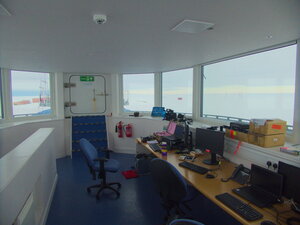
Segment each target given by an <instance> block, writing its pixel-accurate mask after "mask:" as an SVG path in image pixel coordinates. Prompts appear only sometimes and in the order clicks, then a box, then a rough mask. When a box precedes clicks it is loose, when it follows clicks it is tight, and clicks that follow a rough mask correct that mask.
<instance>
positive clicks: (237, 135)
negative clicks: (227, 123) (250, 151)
mask: <svg viewBox="0 0 300 225" xmlns="http://www.w3.org/2000/svg"><path fill="white" fill-rule="evenodd" d="M225 136H226V137H229V138H232V139H236V140H239V141H243V142H248V134H247V133H243V132H240V131H235V130H230V129H226V133H225Z"/></svg>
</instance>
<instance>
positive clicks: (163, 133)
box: [154, 121, 176, 137]
mask: <svg viewBox="0 0 300 225" xmlns="http://www.w3.org/2000/svg"><path fill="white" fill-rule="evenodd" d="M175 129H176V123H175V122H173V121H170V122H169V124H168V127H167V130H166V131H160V132H155V133H154V135H156V136H159V137H166V136H171V135H173V134H174V133H175Z"/></svg>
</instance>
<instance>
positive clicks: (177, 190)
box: [150, 159, 188, 202]
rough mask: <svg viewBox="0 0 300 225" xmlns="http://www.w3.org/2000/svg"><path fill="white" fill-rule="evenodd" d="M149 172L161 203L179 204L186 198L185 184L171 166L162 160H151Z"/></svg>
mask: <svg viewBox="0 0 300 225" xmlns="http://www.w3.org/2000/svg"><path fill="white" fill-rule="evenodd" d="M150 171H151V175H152V177H153V180H154V183H155V186H156V188H157V190H158V192H159V193H160V196H161V197H162V199H163V201H173V202H180V201H181V200H183V198H185V197H186V195H187V192H188V188H187V183H186V181H185V179H184V178H183V176H182V175H181V174H180V173H179V171H178V170H177V169H176V168H175V167H174V166H173V165H172V164H170V163H169V162H167V161H165V160H162V159H153V160H152V161H151V163H150Z"/></svg>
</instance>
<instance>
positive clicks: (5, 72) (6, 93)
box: [1, 69, 56, 123]
mask: <svg viewBox="0 0 300 225" xmlns="http://www.w3.org/2000/svg"><path fill="white" fill-rule="evenodd" d="M11 71H24V72H33V73H35V72H36V71H30V70H17V69H1V72H2V73H1V74H2V78H3V79H2V87H3V88H2V94H3V95H2V101H3V105H5V107H4V108H3V118H2V120H1V123H6V122H21V121H34V120H45V119H53V118H54V117H55V116H56V104H55V97H56V96H55V79H56V78H55V74H54V73H50V72H46V73H49V82H50V99H51V103H50V107H51V113H50V114H48V115H32V116H30V115H29V116H20V117H18V116H17V117H15V116H14V115H13V102H12V85H11V84H12V82H11Z"/></svg>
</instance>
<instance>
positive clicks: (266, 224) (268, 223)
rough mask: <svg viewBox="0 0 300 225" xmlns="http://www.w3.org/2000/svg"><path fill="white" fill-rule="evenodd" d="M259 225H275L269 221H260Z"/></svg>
mask: <svg viewBox="0 0 300 225" xmlns="http://www.w3.org/2000/svg"><path fill="white" fill-rule="evenodd" d="M260 225H276V223H273V222H272V221H270V220H265V221H262V222H261V223H260Z"/></svg>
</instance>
